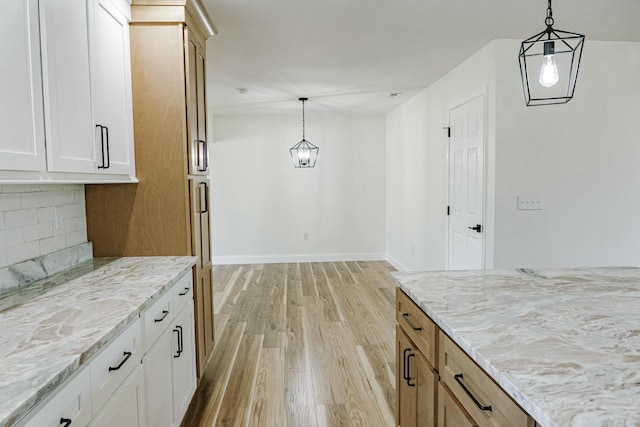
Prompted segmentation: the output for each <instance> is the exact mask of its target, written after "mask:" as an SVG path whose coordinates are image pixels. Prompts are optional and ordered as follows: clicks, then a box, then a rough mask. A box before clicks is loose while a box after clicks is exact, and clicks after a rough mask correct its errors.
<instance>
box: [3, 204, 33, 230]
mask: <svg viewBox="0 0 640 427" xmlns="http://www.w3.org/2000/svg"><path fill="white" fill-rule="evenodd" d="M37 223H38V210H37V209H22V210H19V211H7V212H5V213H4V226H5V228H6V229H7V230H8V229H11V228H20V227H27V226H29V225H34V224H37Z"/></svg>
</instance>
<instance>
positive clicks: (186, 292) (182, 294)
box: [178, 288, 191, 297]
mask: <svg viewBox="0 0 640 427" xmlns="http://www.w3.org/2000/svg"><path fill="white" fill-rule="evenodd" d="M189 289H191V288H184V292H180V293H179V294H178V296H181V297H183V296H185V295H186V294H188V293H189Z"/></svg>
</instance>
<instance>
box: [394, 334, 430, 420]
mask: <svg viewBox="0 0 640 427" xmlns="http://www.w3.org/2000/svg"><path fill="white" fill-rule="evenodd" d="M396 337H397V341H398V345H397V359H396V360H397V361H398V365H399V366H398V370H399V371H400V372H401V373H402V375H396V383H397V386H396V390H397V393H398V394H397V396H398V425H399V426H403V427H404V426H420V427H433V426H434V425H435V420H436V417H435V415H436V406H435V405H436V392H437V390H436V387H437V385H438V374H437V373H436V371H435V370H434V369H433V367H432V366H431V365H430V364H429V362H427V360H426V359H425V358H424V356H423V355H422V353H421V352H420V351H419V350H418V349H417V348H416V346H415V344H413V343H412V342H411V341H410V340H409V338H408V337H407V334H406V333H405V332H404V331H403V330H402V328H400V327H399V326H398V327H397V328H396Z"/></svg>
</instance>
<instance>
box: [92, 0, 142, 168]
mask: <svg viewBox="0 0 640 427" xmlns="http://www.w3.org/2000/svg"><path fill="white" fill-rule="evenodd" d="M90 7H91V9H92V10H91V11H90V15H89V16H90V18H89V19H90V20H91V22H90V31H89V34H90V40H91V47H90V51H91V78H92V82H91V84H92V97H93V112H94V120H95V126H96V144H95V147H96V159H97V162H98V170H99V171H101V172H103V173H108V174H126V175H131V176H133V175H135V163H134V154H133V109H132V104H131V102H132V101H131V55H130V46H129V18H128V17H127V16H126V15H125V13H123V11H122V10H121V9H119V8H118V7H116V6H115V4H114V3H112V2H111V1H110V0H92V1H91V2H90Z"/></svg>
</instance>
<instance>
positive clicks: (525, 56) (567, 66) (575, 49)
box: [518, 0, 584, 106]
mask: <svg viewBox="0 0 640 427" xmlns="http://www.w3.org/2000/svg"><path fill="white" fill-rule="evenodd" d="M544 23H545V25H546V26H547V28H546V29H545V30H544V31H541V32H539V33H538V34H536V35H534V36H531V37H529V38H528V39H526V40H525V41H523V42H522V44H521V46H520V54H519V55H518V60H519V61H520V76H521V77H522V87H523V89H524V98H525V102H526V104H527V106H534V105H550V104H565V103H567V102H569V101H570V100H571V98H573V92H574V91H575V88H576V80H577V79H578V70H579V68H580V58H581V57H582V48H583V46H584V35H582V34H577V33H571V32H568V31H561V30H555V29H554V28H553V24H554V20H553V11H552V10H551V0H548V6H547V17H546V19H545V20H544Z"/></svg>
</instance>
